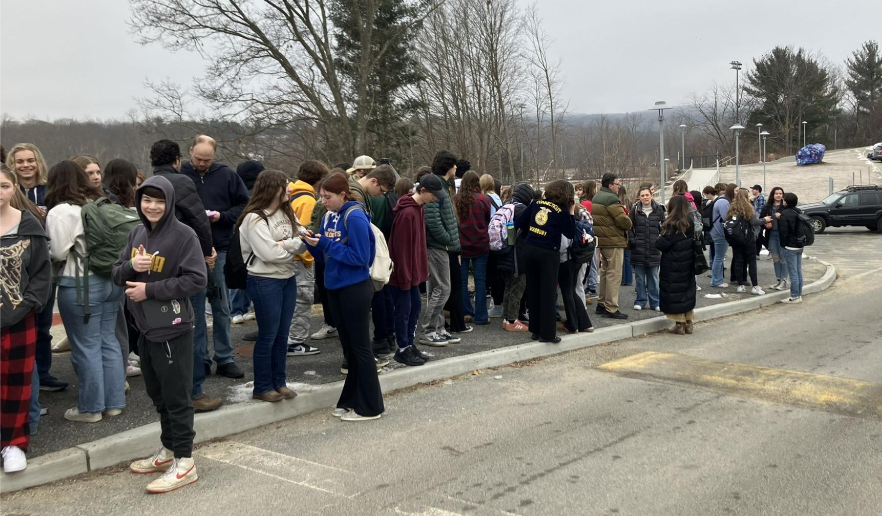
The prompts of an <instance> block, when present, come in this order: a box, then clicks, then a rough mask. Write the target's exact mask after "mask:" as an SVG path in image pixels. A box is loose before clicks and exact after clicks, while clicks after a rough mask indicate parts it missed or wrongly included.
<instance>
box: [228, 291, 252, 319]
mask: <svg viewBox="0 0 882 516" xmlns="http://www.w3.org/2000/svg"><path fill="white" fill-rule="evenodd" d="M250 307H251V298H250V297H248V291H247V290H239V289H234V290H230V315H231V316H234V315H245V314H246V313H248V309H249V308H250Z"/></svg>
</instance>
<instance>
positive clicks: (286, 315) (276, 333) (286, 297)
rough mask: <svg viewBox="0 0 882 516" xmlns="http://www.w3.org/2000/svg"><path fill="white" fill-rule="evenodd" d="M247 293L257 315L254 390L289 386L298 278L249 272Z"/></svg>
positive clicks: (256, 391) (264, 390) (270, 389)
mask: <svg viewBox="0 0 882 516" xmlns="http://www.w3.org/2000/svg"><path fill="white" fill-rule="evenodd" d="M248 295H249V296H251V301H252V302H253V303H254V315H255V316H256V318H257V342H255V343H254V394H265V393H267V392H269V391H272V390H275V389H278V388H280V387H285V386H286V382H285V380H286V378H285V360H287V358H288V330H290V329H291V318H292V317H294V308H295V307H296V306H297V278H296V277H295V276H291V277H290V278H288V279H277V278H264V277H261V276H250V275H249V276H248Z"/></svg>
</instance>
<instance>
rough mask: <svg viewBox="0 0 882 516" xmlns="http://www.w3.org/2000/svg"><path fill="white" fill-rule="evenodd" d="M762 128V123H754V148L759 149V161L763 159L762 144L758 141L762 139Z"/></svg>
mask: <svg viewBox="0 0 882 516" xmlns="http://www.w3.org/2000/svg"><path fill="white" fill-rule="evenodd" d="M762 130H763V124H756V132H757V137H756V149H757V150H758V151H759V159H760V161H763V147H762V145H760V143H761V142H760V140H761V139H762V135H763V133H762ZM765 189H766V187H765V185H763V190H765Z"/></svg>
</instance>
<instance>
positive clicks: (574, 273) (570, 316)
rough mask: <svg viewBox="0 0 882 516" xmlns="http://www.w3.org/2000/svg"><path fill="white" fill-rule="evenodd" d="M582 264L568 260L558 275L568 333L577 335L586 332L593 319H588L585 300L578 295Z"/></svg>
mask: <svg viewBox="0 0 882 516" xmlns="http://www.w3.org/2000/svg"><path fill="white" fill-rule="evenodd" d="M581 267H582V264H581V263H576V261H575V260H567V261H565V262H564V263H562V264H560V269H559V270H558V273H557V283H558V285H559V286H560V293H561V296H563V302H564V310H565V311H566V314H567V322H566V323H564V326H566V328H567V331H568V332H570V333H575V332H576V331H577V330H578V331H586V330H588V328H590V327H591V326H592V325H591V319H589V318H588V312H587V311H586V310H585V300H584V299H579V297H580V296H579V295H578V294H576V281H577V280H578V277H579V269H580V268H581Z"/></svg>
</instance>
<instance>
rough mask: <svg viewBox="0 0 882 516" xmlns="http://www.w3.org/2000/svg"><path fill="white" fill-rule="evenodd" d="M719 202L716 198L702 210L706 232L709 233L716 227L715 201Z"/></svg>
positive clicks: (702, 221)
mask: <svg viewBox="0 0 882 516" xmlns="http://www.w3.org/2000/svg"><path fill="white" fill-rule="evenodd" d="M715 202H717V200H716V199H714V200H713V201H710V202H709V203H707V204H706V205H705V206H704V208H703V209H702V210H701V225H702V226H703V228H704V233H705V234H709V233H710V230H711V229H713V227H714V203H715Z"/></svg>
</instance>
